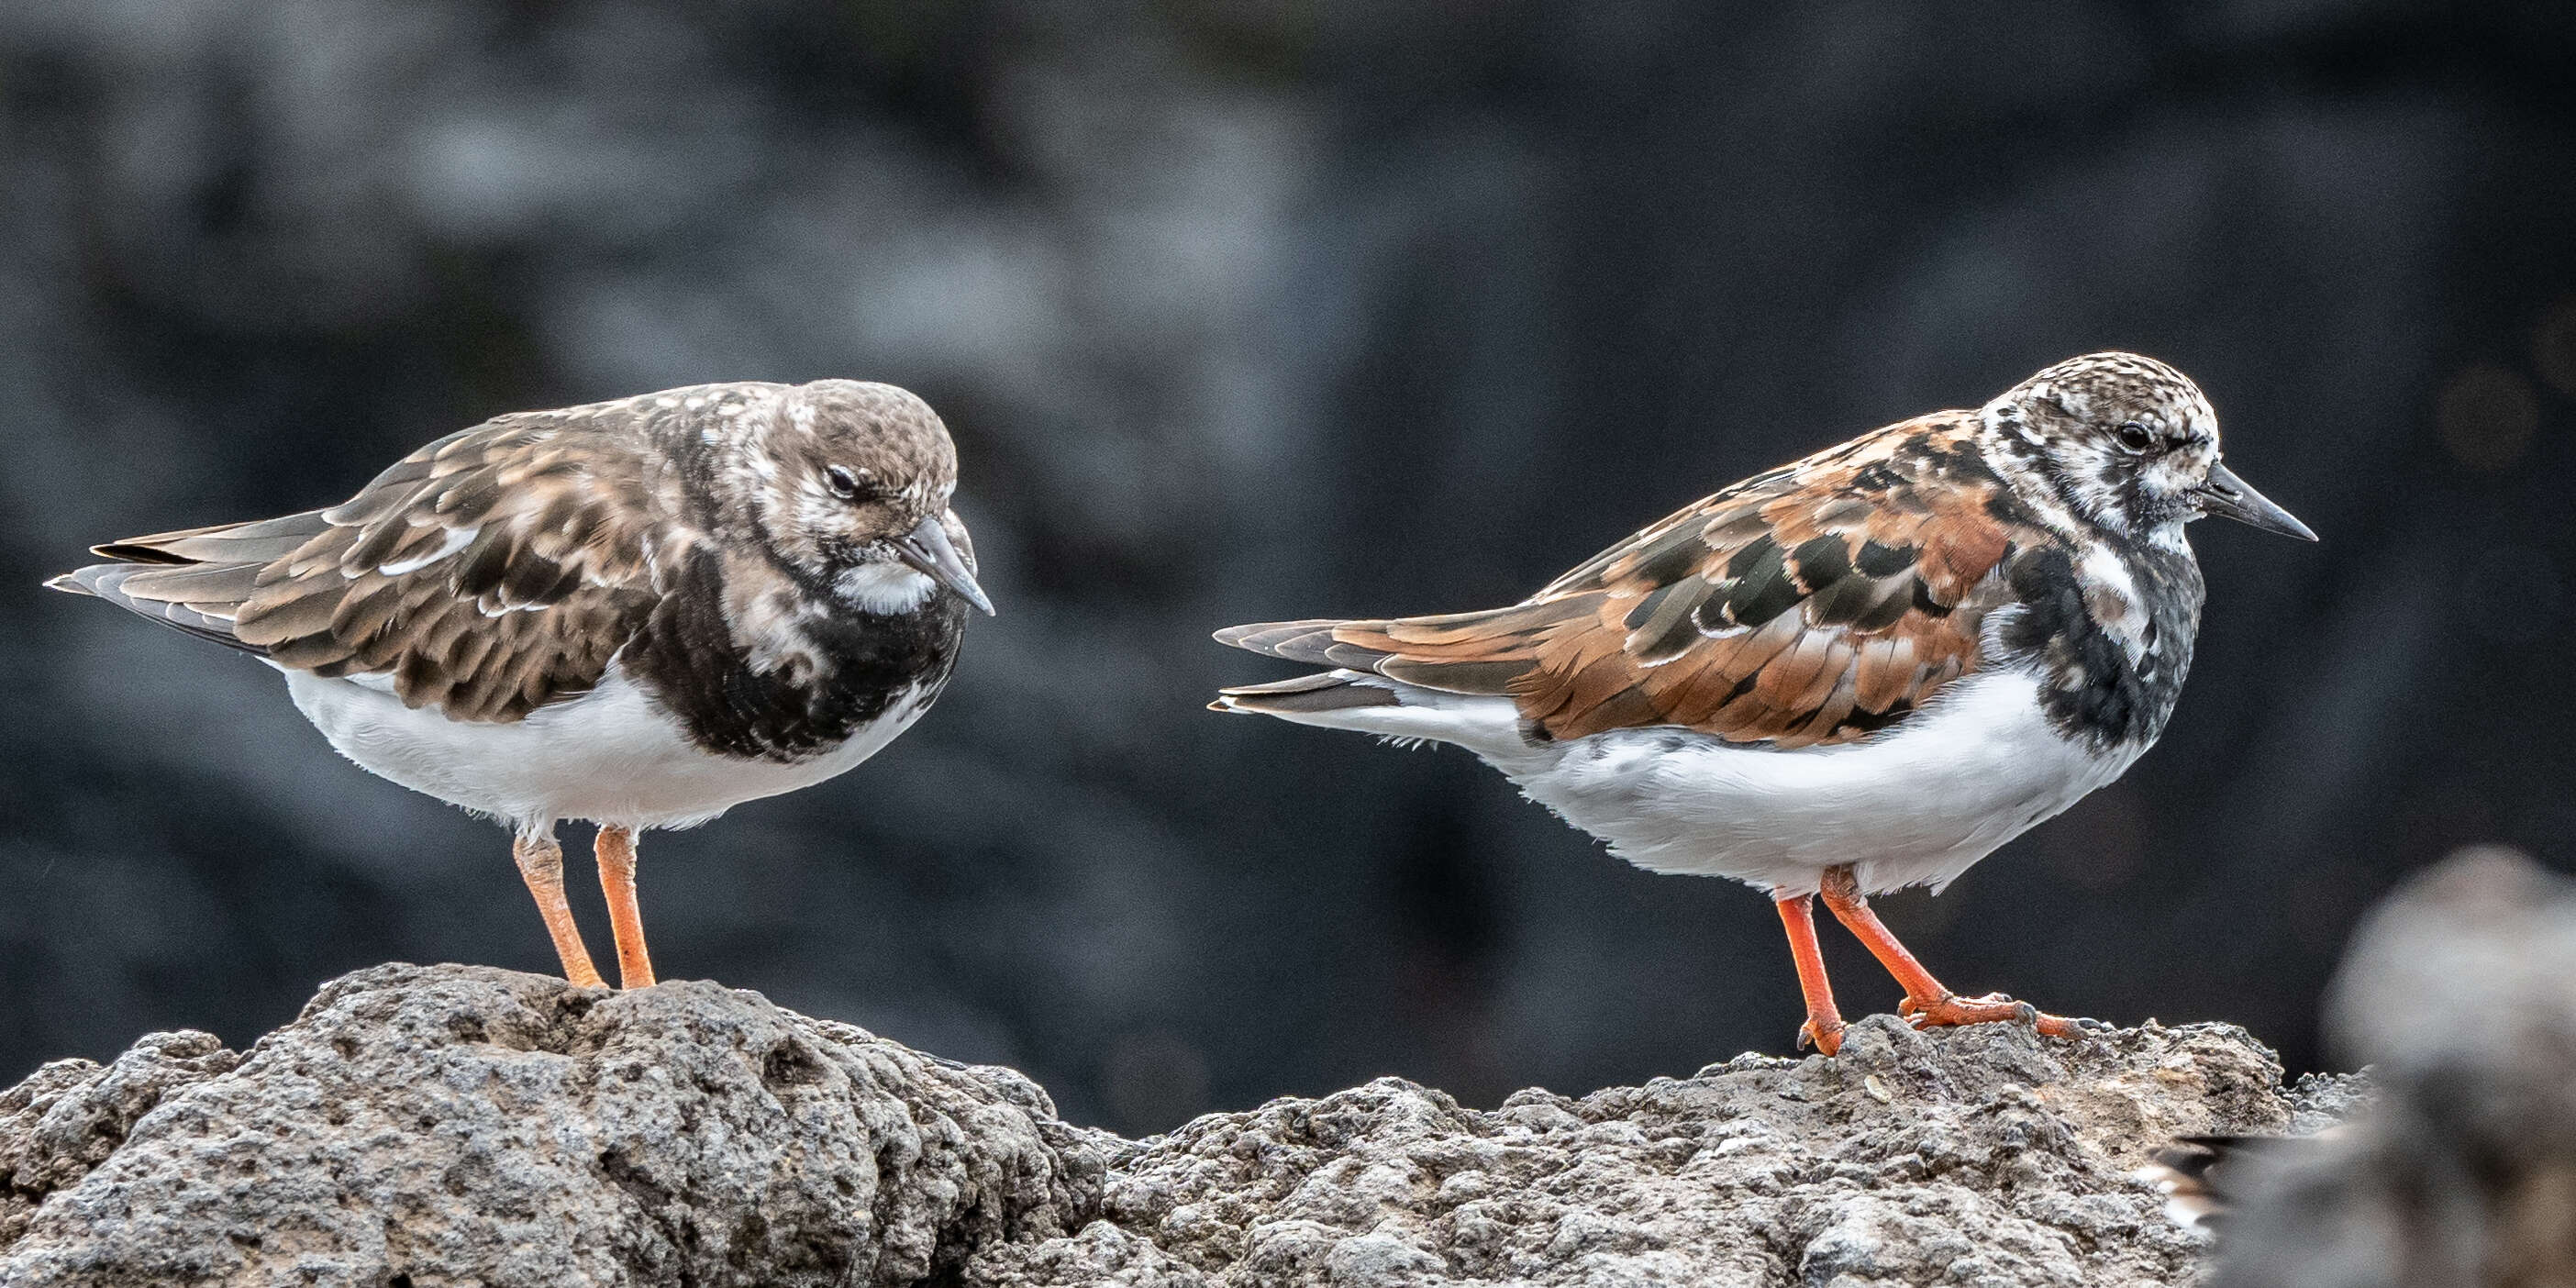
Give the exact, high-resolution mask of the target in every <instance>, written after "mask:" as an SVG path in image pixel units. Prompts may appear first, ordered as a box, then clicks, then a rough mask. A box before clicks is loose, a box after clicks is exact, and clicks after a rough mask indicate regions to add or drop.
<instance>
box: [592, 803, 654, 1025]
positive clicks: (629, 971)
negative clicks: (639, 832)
mask: <svg viewBox="0 0 2576 1288" xmlns="http://www.w3.org/2000/svg"><path fill="white" fill-rule="evenodd" d="M591 852H592V853H593V854H595V855H596V856H598V859H599V888H600V891H601V892H602V893H604V894H606V895H607V896H608V929H609V931H610V933H612V934H614V935H616V936H617V986H618V987H620V988H651V987H653V959H652V958H651V957H649V956H646V955H645V952H644V914H643V912H642V910H641V909H639V908H637V907H636V906H635V834H634V833H633V832H630V831H628V830H626V829H625V828H622V827H618V826H615V825H613V824H606V823H603V824H601V825H600V828H599V840H598V841H597V842H596V843H595V844H594V845H593V846H592V847H591Z"/></svg>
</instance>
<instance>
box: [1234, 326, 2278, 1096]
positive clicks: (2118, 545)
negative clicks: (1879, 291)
mask: <svg viewBox="0 0 2576 1288" xmlns="http://www.w3.org/2000/svg"><path fill="white" fill-rule="evenodd" d="M2204 514H2218V515H2225V516H2227V517H2229V518H2234V519H2239V520H2242V521H2244V522H2246V523H2250V524H2252V525H2254V526H2255V527H2258V528H2262V529H2265V530H2267V531H2271V532H2279V533H2286V534H2289V535H2291V536H2297V537H2302V538H2305V539H2307V540H2311V541H2313V540H2315V539H2316V538H2315V534H2313V533H2311V532H2309V531H2308V529H2307V528H2306V527H2305V526H2304V525H2302V524H2301V523H2300V522H2299V521H2298V520H2297V519H2294V518H2292V517H2290V515H2289V514H2288V513H2287V512H2285V511H2283V510H2282V509H2281V508H2280V507H2278V506H2276V505H2273V504H2272V503H2271V502H2270V501H2267V500H2265V499H2264V498H2263V497H2262V496H2261V495H2260V494H2258V493H2256V492H2255V491H2254V490H2253V489H2252V488H2250V487H2248V486H2246V485H2245V484H2244V482H2243V481H2241V480H2239V479H2238V478H2237V477H2236V476H2235V475H2234V474H2233V473H2231V472H2230V471H2229V470H2228V469H2227V467H2226V466H2224V465H2222V464H2220V463H2219V449H2218V419H2217V416H2216V415H2215V414H2214V413H2213V412H2212V411H2211V410H2210V406H2209V402H2208V400H2207V399H2206V398H2204V397H2203V396H2202V395H2201V391H2200V390H2199V388H2198V387H2196V386H2195V385H2193V384H2192V382H2191V381H2190V380H2188V379H2185V378H2184V377H2183V376H2182V374H2181V373H2179V372H2177V371H2175V370H2174V369H2172V368H2171V367H2168V366H2166V365H2164V364H2163V363H2161V362H2157V361H2154V360H2153V359H2149V358H2143V357H2139V356H2137V355H2135V354H2128V353H2096V354H2089V355H2086V356H2084V357H2080V358H2074V359H2070V360H2068V361H2066V362H2061V363H2059V364H2057V365H2056V366H2053V367H2050V368H2048V369H2047V370H2045V371H2042V372H2040V373H2039V374H2037V375H2034V376H2032V377H2031V378H2029V379H2028V380H2025V381H2023V382H2021V383H2020V384H2018V385H2015V386H2013V387H2012V388H2011V389H2008V390H2006V391H2004V393H2003V394H2002V395H2001V396H1999V397H1997V398H1996V399H1995V400H1994V401H1992V402H1989V403H1987V404H1986V405H1985V406H1984V407H1982V408H1979V409H1977V410H1973V411H1944V412H1935V413H1933V414H1931V415H1928V416H1921V417H1917V418H1915V419H1913V420H1909V421H1904V422H1901V423H1899V424H1895V425H1890V426H1888V427H1887V428H1885V429H1881V430H1877V431H1874V432H1872V433H1868V434H1864V435H1862V436H1861V437H1859V438H1856V439H1853V440H1852V441H1850V442H1848V443H1844V444H1842V445H1840V446H1838V447H1832V448H1828V449H1826V450H1824V451H1822V452H1819V453H1817V454H1816V455H1814V456H1811V457H1808V458H1807V459H1805V460H1802V461H1799V462H1796V463H1794V464H1791V465H1786V466H1782V467H1780V468H1778V469H1774V470H1769V471H1766V472H1764V473H1761V474H1757V475H1755V476H1753V477H1752V478H1749V479H1746V480H1744V481H1743V482H1741V483H1738V484H1736V485H1734V486H1733V487H1729V488H1727V489H1725V490H1723V491H1721V492H1719V493H1717V494H1716V495H1714V496H1711V497H1708V498H1707V499H1705V500H1702V501H1699V502H1698V503H1696V504H1693V505H1691V506H1689V507H1687V508H1685V509H1683V510H1682V511H1681V512H1680V513H1678V514H1675V515H1673V516H1671V517H1669V518H1666V519H1664V520H1662V521H1661V522H1658V523H1656V524H1654V525H1653V526H1651V527H1648V528H1647V529H1645V530H1644V531H1643V532H1640V533H1638V534H1637V535H1635V536H1633V537H1630V538H1629V539H1627V540H1626V541H1623V542H1620V543H1619V544H1618V545H1616V546H1613V547H1611V548H1610V549H1608V550H1606V551H1603V552H1602V553H1601V554H1599V555H1596V556H1594V557H1593V558H1591V559H1589V560H1586V561H1585V562H1584V563H1582V564H1581V565H1579V566H1577V567H1576V568H1575V569H1574V570H1573V571H1571V572H1568V573H1566V574H1565V575H1564V576H1562V577H1559V578H1557V579H1556V580H1555V581H1553V582H1550V583H1549V584H1548V585H1547V586H1546V587H1545V588H1543V589H1541V590H1540V591H1539V592H1538V593H1537V594H1535V595H1532V596H1531V597H1529V598H1528V599H1525V600H1523V601H1521V602H1520V603H1517V604H1513V605H1511V606H1509V607H1506V608H1495V609H1487V610H1484V611H1481V612H1469V613H1450V614H1445V615H1440V616H1430V617H1403V618H1392V619H1382V620H1350V621H1339V620H1314V621H1299V622H1278V623H1269V624H1262V625H1253V626H1237V627H1233V628H1231V629H1228V630H1224V631H1220V632H1218V633H1217V639H1218V640H1220V641H1221V642H1223V643H1227V644H1231V645H1235V646H1237V647H1239V648H1245V649H1250V650H1252V651H1253V652H1256V653H1266V654H1269V655H1271V656H1273V657H1280V658H1286V659H1289V660H1291V661H1296V662H1304V663H1309V664H1312V665H1317V666H1325V667H1331V668H1334V669H1332V670H1328V671H1322V672H1318V673H1314V674H1309V675H1303V676H1299V677H1296V678H1294V679H1289V680H1283V681H1279V682H1276V683H1272V684H1261V685H1251V686H1247V687H1243V688H1234V689H1227V690H1224V691H1223V693H1222V695H1221V696H1220V697H1219V698H1218V700H1217V701H1216V703H1215V704H1214V705H1215V708H1216V709H1217V710H1220V711H1242V712H1257V713H1260V714H1263V715H1272V716H1277V717H1279V718H1281V719H1283V720H1290V721H1295V722H1297V723H1300V724H1311V725H1320V726H1324V727H1326V728H1333V729H1352V730H1358V731H1360V732H1363V733H1373V734H1378V735H1381V736H1383V737H1387V738H1393V739H1400V740H1407V741H1428V742H1444V743H1452V744H1455V745H1458V746H1461V747H1464V748H1466V749H1467V750H1469V751H1472V752H1474V753H1475V754H1476V755H1478V756H1480V757H1482V758H1483V759H1484V760H1485V761H1486V762H1487V763H1489V764H1491V765H1493V766H1494V767H1495V768H1497V769H1499V770H1501V771H1502V772H1503V773H1504V774H1505V775H1507V776H1508V777H1510V778H1511V780H1512V781H1513V782H1514V783H1515V784H1517V785H1518V786H1519V787H1520V788H1521V790H1522V792H1523V793H1524V794H1526V795H1527V796H1529V797H1530V798H1531V799H1533V800H1536V801H1538V802H1540V803H1541V804H1544V805H1546V806H1548V807H1549V808H1550V809H1553V810H1555V811H1556V812H1557V813H1558V814H1559V815H1561V816H1563V817H1564V818H1565V820H1566V821H1567V822H1570V823H1572V824H1574V825H1575V826H1576V827H1579V828H1582V829H1583V830H1585V831H1587V832H1590V833H1592V834H1593V835H1594V836H1597V837H1600V838H1601V839H1603V840H1605V841H1607V842H1609V844H1610V848H1611V849H1612V850H1613V851H1614V852H1615V853H1617V854H1619V855H1621V856H1622V857H1624V858H1626V859H1628V860H1629V861H1630V862H1632V863H1635V864H1637V865H1638V866H1639V867H1643V868H1646V869H1648V870H1650V871H1655V872H1689V873H1704V874H1711V875H1717V876H1727V877H1733V878H1735V879H1736V880H1739V881H1743V882H1746V883H1747V884H1750V885H1752V886H1754V887H1756V888H1758V889H1762V890H1764V891H1767V892H1768V893H1769V894H1770V895H1771V896H1772V898H1773V899H1774V900H1775V901H1777V903H1778V906H1779V913H1780V918H1781V921H1782V923H1783V924H1784V925H1785V927H1786V928H1787V931H1788V935H1789V946H1790V951H1791V953H1792V955H1793V957H1794V958H1795V961H1796V964H1797V968H1798V979H1799V983H1800V986H1801V988H1802V990H1803V991H1804V993H1805V995H1806V1002H1807V1021H1806V1023H1805V1025H1803V1026H1802V1028H1801V1030H1800V1034H1801V1037H1802V1039H1804V1040H1812V1041H1813V1042H1814V1043H1815V1044H1816V1045H1817V1046H1818V1047H1819V1048H1821V1049H1822V1050H1823V1051H1825V1052H1826V1053H1827V1054H1831V1053H1832V1052H1834V1051H1835V1050H1836V1049H1837V1048H1839V1046H1840V1045H1841V1040H1842V1031H1843V1021H1842V1018H1841V1016H1840V1014H1839V1012H1838V1011H1837V1010H1836V1008H1835V1005H1834V999H1833V993H1832V990H1831V988H1830V987H1829V986H1828V985H1827V982H1826V979H1825V968H1824V963H1823V960H1822V959H1821V958H1820V957H1819V956H1818V954H1817V951H1816V937H1815V927H1814V922H1813V918H1812V915H1811V913H1810V911H1809V906H1810V905H1809V899H1810V896H1813V895H1821V896H1822V897H1823V899H1824V902H1825V906H1826V908H1827V909H1829V910H1830V911H1831V912H1832V913H1833V914H1834V916H1835V917H1836V918H1838V919H1839V920H1840V921H1841V922H1842V923H1843V924H1844V925H1845V926H1846V927H1848V928H1850V929H1851V931H1852V932H1853V933H1854V934H1855V935H1857V936H1858V937H1859V938H1860V939H1861V941H1862V942H1863V943H1864V944H1865V945H1867V946H1868V948H1869V949H1870V951H1871V953H1872V954H1873V955H1875V956H1876V957H1877V958H1878V960H1879V961H1880V963H1881V964H1883V965H1884V966H1886V968H1887V969H1888V970H1889V971H1890V972H1891V973H1892V974H1894V975H1895V976H1896V979H1897V981H1898V982H1899V983H1900V984H1902V985H1903V986H1904V989H1905V1000H1904V1001H1903V1003H1901V1004H1900V1006H1899V1011H1900V1013H1901V1014H1905V1015H1908V1016H1911V1017H1912V1018H1913V1019H1914V1021H1915V1022H1916V1023H1918V1024H1922V1025H1942V1024H1968V1023H1976V1022H1981V1021H1988V1020H2002V1019H2013V1018H2021V1019H2025V1020H2029V1021H2032V1022H2035V1023H2037V1024H2038V1025H2039V1027H2040V1028H2041V1029H2042V1030H2043V1031H2045V1032H2049V1033H2053V1034H2060V1035H2063V1034H2066V1033H2069V1032H2072V1031H2073V1028H2074V1024H2073V1022H2071V1021H2068V1020H2064V1019H2060V1018H2058V1017H2056V1016H2050V1015H2041V1014H2039V1013H2038V1012H2036V1011H2034V1010H2032V1009H2031V1008H2030V1007H2028V1006H2027V1005H2026V1004H2023V1003H2019V1002H2015V1001H2013V1000H2011V999H2009V998H2006V997H2003V996H2001V995H1988V996H1985V997H1975V998H1965V997H1960V996H1958V995H1956V994H1954V993H1952V992H1951V991H1950V990H1949V989H1947V988H1944V987H1943V986H1942V985H1941V984H1940V982H1939V981H1938V980H1936V979H1934V978H1933V977H1932V975H1931V973H1930V972H1929V971H1927V970H1925V969H1924V968H1923V966H1922V964H1921V963H1919V962H1917V961H1916V960H1915V959H1914V957H1913V955H1912V954H1910V953H1908V952H1907V951H1906V949H1905V948H1904V946H1903V945H1901V944H1899V943H1898V942H1897V941H1896V938H1895V937H1894V936H1893V935H1891V934H1889V933H1888V931H1887V929H1886V927H1885V926H1883V925H1881V924H1880V923H1879V921H1878V919H1877V917H1876V916H1875V915H1874V914H1872V913H1871V912H1870V910H1869V907H1868V903H1867V898H1866V897H1867V896H1868V895H1871V894H1878V893H1884V892H1887V891H1891V890H1897V889H1902V888H1904V887H1907V886H1913V885H1925V884H1928V885H1930V886H1932V887H1933V888H1934V889H1935V890H1936V891H1937V890H1939V889H1940V888H1941V887H1943V886H1946V885H1948V884H1949V883H1950V882H1951V881H1952V880H1954V879H1956V878H1957V877H1958V875H1959V874H1960V873H1962V872H1964V871H1966V870H1967V869H1968V866H1969V865H1970V864H1973V863H1975V862H1976V861H1977V860H1978V859H1981V858H1983V857H1985V856H1986V855H1987V854H1988V853H1990V852H1992V851H1993V850H1994V849H1995V848H1996V847H1997V846H2000V845H2002V844H2003V843H2004V842H2006V841H2009V840H2011V839H2012V838H2013V837H2015V836H2017V835H2019V834H2020V833H2021V832H2022V831H2024V830H2025V829H2027V828H2029V827H2030V826H2032V825H2033V824H2035V823H2038V822H2039V821H2040V820H2042V819H2045V818H2048V817H2051V816H2052V815H2055V814H2057V813H2058V812H2059V811H2061V810H2064V809H2065V808H2066V807H2068V806H2069V805H2072V804H2074V803H2075V802H2076V801H2077V800H2079V799H2081V798H2083V796H2084V795H2085V794H2086V793H2088V792H2090V791H2092V790H2094V789H2095V788H2097V787H2100V786H2102V785H2103V784H2105V783H2108V782H2110V781H2111V780H2112V779H2114V778H2117V777H2119V775H2120V773H2121V771H2123V770H2125V769H2127V768H2128V766H2129V764H2130V762H2132V761H2134V760H2136V759H2137V758H2138V756H2139V755H2140V753H2142V752H2144V751H2145V750H2146V749H2147V748H2148V747H2149V746H2151V745H2153V743H2154V742H2155V740H2156V737H2157V735H2159V734H2160V733H2162V732H2163V731H2164V726H2165V720H2166V717H2167V716H2168V715H2170V714H2171V713H2172V711H2173V705H2174V699H2175V696H2176V694H2177V693H2179V692H2180V690H2181V687H2182V681H2183V673H2184V672H2185V670H2187V669H2188V668H2189V666H2190V664H2191V650H2192V637H2193V634H2194V632H2195V631H2196V630H2197V629H2198V627H2199V623H2200V606H2201V596H2202V587H2201V577H2200V569H2199V565H2198V564H2196V563H2195V562H2194V561H2193V558H2192V552H2191V547H2190V545H2189V544H2187V543H2186V542H2185V540H2184V536H2183V527H2184V525H2185V524H2188V523H2190V522H2191V521H2192V520H2194V519H2197V518H2200V517H2201V516H2202V515H2204Z"/></svg>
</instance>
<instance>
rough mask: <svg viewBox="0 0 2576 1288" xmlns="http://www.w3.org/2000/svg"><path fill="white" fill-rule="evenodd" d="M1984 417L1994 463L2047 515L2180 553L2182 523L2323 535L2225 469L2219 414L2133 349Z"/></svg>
mask: <svg viewBox="0 0 2576 1288" xmlns="http://www.w3.org/2000/svg"><path fill="white" fill-rule="evenodd" d="M1981 415H1982V416H1983V418H1984V422H1985V431H1984V433H1985V439H1986V444H1987V447H1988V449H1989V455H1990V457H1991V458H1992V459H1994V460H1995V461H1996V462H1997V464H1998V466H1999V468H2001V469H2002V470H2003V471H2004V473H2005V474H2006V476H2007V477H2008V478H2009V480H2010V481H2011V482H2012V484H2013V486H2014V488H2015V490H2016V491H2018V492H2020V493H2021V494H2022V496H2023V498H2024V499H2025V500H2028V501H2031V502H2034V503H2035V505H2036V508H2037V509H2038V510H2039V511H2040V513H2041V514H2042V516H2043V517H2045V518H2048V519H2050V520H2051V521H2052V522H2058V521H2060V520H2059V519H2058V516H2059V515H2061V514H2063V515H2065V516H2068V517H2069V518H2071V519H2072V520H2075V521H2080V522H2081V523H2085V524H2091V525H2093V526H2095V527H2098V528H2101V529H2105V530H2108V531H2110V532H2114V533H2118V534H2120V535H2122V536H2124V537H2129V538H2132V539H2135V540H2139V541H2148V542H2154V543H2157V544H2162V545H2168V546H2172V547H2176V548H2179V547H2180V546H2181V545H2182V526H2183V525H2184V524H2186V523H2189V522H2191V521H2192V520H2194V519H2197V518H2199V517H2201V516H2202V515H2205V514H2216V515H2224V516H2225V517H2227V518H2230V519H2235V520H2238V521H2240V522H2243V523H2249V524H2252V525H2253V526H2255V527H2257V528H2261V529H2263V530H2264V531H2266V532H2278V533H2281V534H2283V535H2285V536H2293V537H2298V538H2301V539H2303V540H2307V541H2314V540H2316V539H2317V537H2316V534H2315V533H2313V532H2311V531H2309V530H2308V526H2307V525H2306V524H2304V523H2301V522H2299V521H2298V520H2297V519H2295V518H2292V517H2291V515H2290V512H2289V511H2287V510H2284V509H2282V508H2281V507H2279V506H2277V505H2274V504H2272V503H2271V502H2270V501H2269V500H2266V499H2265V498H2264V496H2263V494H2262V493H2260V492H2257V491H2255V490H2254V489H2253V488H2251V487H2249V486H2247V485H2246V483H2245V481H2244V480H2243V479H2240V478H2238V477H2236V475H2235V473H2234V472H2233V471H2231V470H2229V469H2228V468H2227V467H2226V466H2225V465H2224V464H2222V463H2220V461H2219V449H2218V414H2217V413H2216V412H2214V411H2212V410H2210V406H2209V399H2208V398H2207V397H2205V396H2203V395H2202V394H2201V392H2200V386H2198V385H2195V384H2193V383H2192V382H2191V380H2190V378H2189V377H2187V376H2185V375H2183V374H2182V373H2181V372H2179V371H2176V370H2174V369H2173V368H2171V367H2168V366H2166V365H2165V364H2163V363H2161V362H2158V361H2156V360H2155V359H2153V358H2145V357H2140V356H2139V355H2137V354H2134V353H2088V354H2085V355H2084V356H2083V357H2080V358H2069V359H2067V360H2066V361H2064V362H2061V363H2058V364H2057V365H2056V366H2053V367H2050V368H2048V369H2047V370H2045V371H2042V372H2040V373H2039V374H2037V375H2035V376H2032V377H2031V378H2030V379H2028V380H2025V381H2022V382H2021V383H2020V384H2017V385H2014V386H2013V387H2012V388H2010V389H2007V390H2005V391H2004V392H2003V394H2002V395H2001V396H1999V397H1997V398H1996V399H1995V400H1994V401H1993V402H1990V403H1987V404H1986V406H1985V408H1984V410H1983V412H1982V413H1981Z"/></svg>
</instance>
